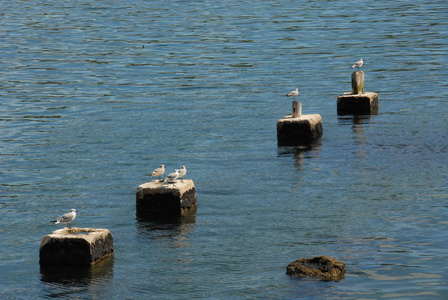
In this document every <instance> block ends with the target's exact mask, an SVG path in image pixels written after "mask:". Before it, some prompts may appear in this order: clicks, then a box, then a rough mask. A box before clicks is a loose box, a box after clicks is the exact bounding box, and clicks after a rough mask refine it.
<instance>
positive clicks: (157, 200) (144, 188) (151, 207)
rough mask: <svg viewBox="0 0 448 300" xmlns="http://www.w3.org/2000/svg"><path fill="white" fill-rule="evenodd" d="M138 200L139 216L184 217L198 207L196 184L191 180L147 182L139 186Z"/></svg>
mask: <svg viewBox="0 0 448 300" xmlns="http://www.w3.org/2000/svg"><path fill="white" fill-rule="evenodd" d="M136 198H137V199H136V206H137V213H138V214H150V215H155V216H183V215H185V214H186V213H187V212H189V211H191V210H194V209H196V207H197V200H196V191H195V188H194V182H193V180H190V179H182V180H179V179H178V180H176V181H174V182H172V183H166V182H161V181H160V180H152V181H150V182H146V183H144V184H141V185H139V186H138V188H137V194H136Z"/></svg>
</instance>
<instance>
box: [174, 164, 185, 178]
mask: <svg viewBox="0 0 448 300" xmlns="http://www.w3.org/2000/svg"><path fill="white" fill-rule="evenodd" d="M176 171H179V176H177V178H181V177H184V176H185V174H187V168H185V166H182V168H181V169H178V170H176Z"/></svg>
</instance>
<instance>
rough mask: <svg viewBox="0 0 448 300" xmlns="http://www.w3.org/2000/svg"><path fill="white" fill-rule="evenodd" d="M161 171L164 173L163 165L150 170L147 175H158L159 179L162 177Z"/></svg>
mask: <svg viewBox="0 0 448 300" xmlns="http://www.w3.org/2000/svg"><path fill="white" fill-rule="evenodd" d="M163 173H165V165H160V167H158V168H157V169H155V170H154V171H152V173H151V174H149V176H155V177H159V179H160V178H161V177H162V175H163Z"/></svg>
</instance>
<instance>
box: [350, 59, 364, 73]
mask: <svg viewBox="0 0 448 300" xmlns="http://www.w3.org/2000/svg"><path fill="white" fill-rule="evenodd" d="M363 64H364V60H363V59H362V58H360V59H359V60H358V61H357V62H355V63H354V64H353V66H352V68H358V70H359V68H361V67H362V65H363Z"/></svg>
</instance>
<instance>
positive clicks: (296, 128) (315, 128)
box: [277, 114, 323, 146]
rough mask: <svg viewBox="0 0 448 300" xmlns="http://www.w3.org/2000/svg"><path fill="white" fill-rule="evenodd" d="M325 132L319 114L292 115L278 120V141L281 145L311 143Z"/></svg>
mask: <svg viewBox="0 0 448 300" xmlns="http://www.w3.org/2000/svg"><path fill="white" fill-rule="evenodd" d="M322 134H323V129H322V117H321V116H320V115H319V114H313V115H301V116H300V117H298V118H293V117H292V116H291V115H290V116H286V117H284V118H282V119H280V120H278V121H277V142H278V145H279V146H295V145H304V144H307V143H310V142H311V141H312V140H313V139H316V138H318V137H320V136H322Z"/></svg>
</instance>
